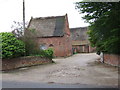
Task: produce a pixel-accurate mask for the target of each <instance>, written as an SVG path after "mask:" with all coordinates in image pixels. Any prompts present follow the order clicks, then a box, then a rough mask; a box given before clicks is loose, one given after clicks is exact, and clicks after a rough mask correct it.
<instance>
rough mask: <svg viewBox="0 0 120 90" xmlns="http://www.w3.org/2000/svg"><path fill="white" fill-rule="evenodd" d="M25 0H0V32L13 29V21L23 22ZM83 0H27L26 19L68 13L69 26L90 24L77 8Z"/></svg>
mask: <svg viewBox="0 0 120 90" xmlns="http://www.w3.org/2000/svg"><path fill="white" fill-rule="evenodd" d="M22 1H23V0H0V32H9V31H11V26H12V24H13V21H19V22H22V17H23V16H22V15H23V14H22V10H23V6H22ZM77 1H81V0H25V13H26V15H25V16H26V21H29V20H30V18H31V16H33V17H47V16H61V15H65V14H66V13H67V14H68V20H69V27H70V28H75V27H84V26H88V24H87V23H84V20H82V18H81V17H82V15H81V14H79V12H78V10H76V9H75V4H74V3H75V2H77Z"/></svg>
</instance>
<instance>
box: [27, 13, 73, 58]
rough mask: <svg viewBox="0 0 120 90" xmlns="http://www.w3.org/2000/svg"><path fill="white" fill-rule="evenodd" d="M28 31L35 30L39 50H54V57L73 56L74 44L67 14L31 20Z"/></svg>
mask: <svg viewBox="0 0 120 90" xmlns="http://www.w3.org/2000/svg"><path fill="white" fill-rule="evenodd" d="M28 29H34V30H35V31H36V32H37V33H36V39H37V43H38V47H37V48H38V49H48V48H49V47H50V48H53V50H54V56H56V57H62V56H63V57H66V56H70V55H72V44H71V38H70V30H69V23H68V17H67V14H66V15H64V16H52V17H40V18H31V20H30V22H29V25H28Z"/></svg>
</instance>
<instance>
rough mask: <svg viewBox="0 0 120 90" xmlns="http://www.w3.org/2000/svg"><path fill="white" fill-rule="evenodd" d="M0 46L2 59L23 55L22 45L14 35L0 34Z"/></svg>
mask: <svg viewBox="0 0 120 90" xmlns="http://www.w3.org/2000/svg"><path fill="white" fill-rule="evenodd" d="M0 36H1V39H0V41H1V42H2V43H0V46H2V55H1V56H2V58H14V57H19V56H23V55H24V53H25V49H24V43H23V42H22V41H20V40H18V39H17V38H16V37H15V35H14V34H12V33H8V32H3V33H0Z"/></svg>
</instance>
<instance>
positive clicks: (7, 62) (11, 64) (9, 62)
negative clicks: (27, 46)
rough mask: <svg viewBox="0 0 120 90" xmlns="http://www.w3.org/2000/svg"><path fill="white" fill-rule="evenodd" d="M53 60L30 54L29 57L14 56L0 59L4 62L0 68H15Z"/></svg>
mask: <svg viewBox="0 0 120 90" xmlns="http://www.w3.org/2000/svg"><path fill="white" fill-rule="evenodd" d="M51 62H52V60H51V59H49V58H41V57H39V56H35V57H34V56H28V57H20V58H13V59H3V60H1V61H0V63H2V67H0V70H9V69H15V68H20V67H25V66H32V65H38V64H46V63H51Z"/></svg>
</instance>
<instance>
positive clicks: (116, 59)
mask: <svg viewBox="0 0 120 90" xmlns="http://www.w3.org/2000/svg"><path fill="white" fill-rule="evenodd" d="M104 62H105V63H107V64H110V65H113V66H119V65H120V55H114V54H104Z"/></svg>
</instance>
